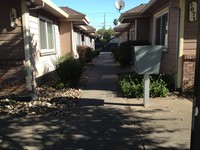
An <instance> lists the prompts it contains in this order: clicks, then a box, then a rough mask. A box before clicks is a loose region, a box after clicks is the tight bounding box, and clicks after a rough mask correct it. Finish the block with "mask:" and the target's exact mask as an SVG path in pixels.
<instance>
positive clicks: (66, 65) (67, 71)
mask: <svg viewBox="0 0 200 150" xmlns="http://www.w3.org/2000/svg"><path fill="white" fill-rule="evenodd" d="M54 65H55V68H56V72H57V75H58V77H59V81H60V82H61V83H62V84H63V85H64V86H66V87H75V86H76V85H77V84H78V82H79V79H80V77H81V75H82V73H83V72H84V65H83V64H82V63H81V62H80V60H78V59H74V58H73V57H69V56H68V55H65V56H62V57H59V58H57V59H56V60H55V61H54Z"/></svg>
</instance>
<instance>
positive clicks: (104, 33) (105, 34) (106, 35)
mask: <svg viewBox="0 0 200 150" xmlns="http://www.w3.org/2000/svg"><path fill="white" fill-rule="evenodd" d="M113 32H114V30H113V29H112V28H109V29H105V28H101V29H99V30H98V31H97V33H98V34H100V35H101V36H100V37H99V38H97V40H96V42H97V43H106V42H107V41H108V40H109V39H110V38H111V36H112V34H113Z"/></svg>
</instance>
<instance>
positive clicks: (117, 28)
mask: <svg viewBox="0 0 200 150" xmlns="http://www.w3.org/2000/svg"><path fill="white" fill-rule="evenodd" d="M129 25H130V23H122V24H120V25H118V26H116V27H115V28H114V31H115V32H118V31H121V30H125V29H126V28H127V27H128V26H129Z"/></svg>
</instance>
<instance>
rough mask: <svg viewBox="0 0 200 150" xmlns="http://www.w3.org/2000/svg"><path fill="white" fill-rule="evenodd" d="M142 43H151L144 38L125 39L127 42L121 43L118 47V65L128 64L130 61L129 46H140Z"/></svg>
mask: <svg viewBox="0 0 200 150" xmlns="http://www.w3.org/2000/svg"><path fill="white" fill-rule="evenodd" d="M142 45H151V43H150V42H149V41H146V40H139V41H127V42H123V43H121V44H120V46H119V49H118V62H119V64H120V66H129V65H130V64H131V61H132V52H131V47H132V46H142ZM115 53H116V52H115ZM116 54H117V53H116Z"/></svg>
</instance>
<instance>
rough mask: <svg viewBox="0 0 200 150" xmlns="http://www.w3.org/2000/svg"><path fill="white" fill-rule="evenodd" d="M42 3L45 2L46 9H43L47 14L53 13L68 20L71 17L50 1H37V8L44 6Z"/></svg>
mask: <svg viewBox="0 0 200 150" xmlns="http://www.w3.org/2000/svg"><path fill="white" fill-rule="evenodd" d="M42 2H44V7H43V8H42V9H44V10H45V11H47V12H49V13H51V14H53V15H55V16H56V17H59V18H68V17H69V14H67V13H66V12H65V11H63V10H62V9H61V8H59V7H58V6H56V5H55V4H54V3H53V2H51V1H50V0H36V1H35V2H34V4H35V5H36V6H40V5H41V4H42Z"/></svg>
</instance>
